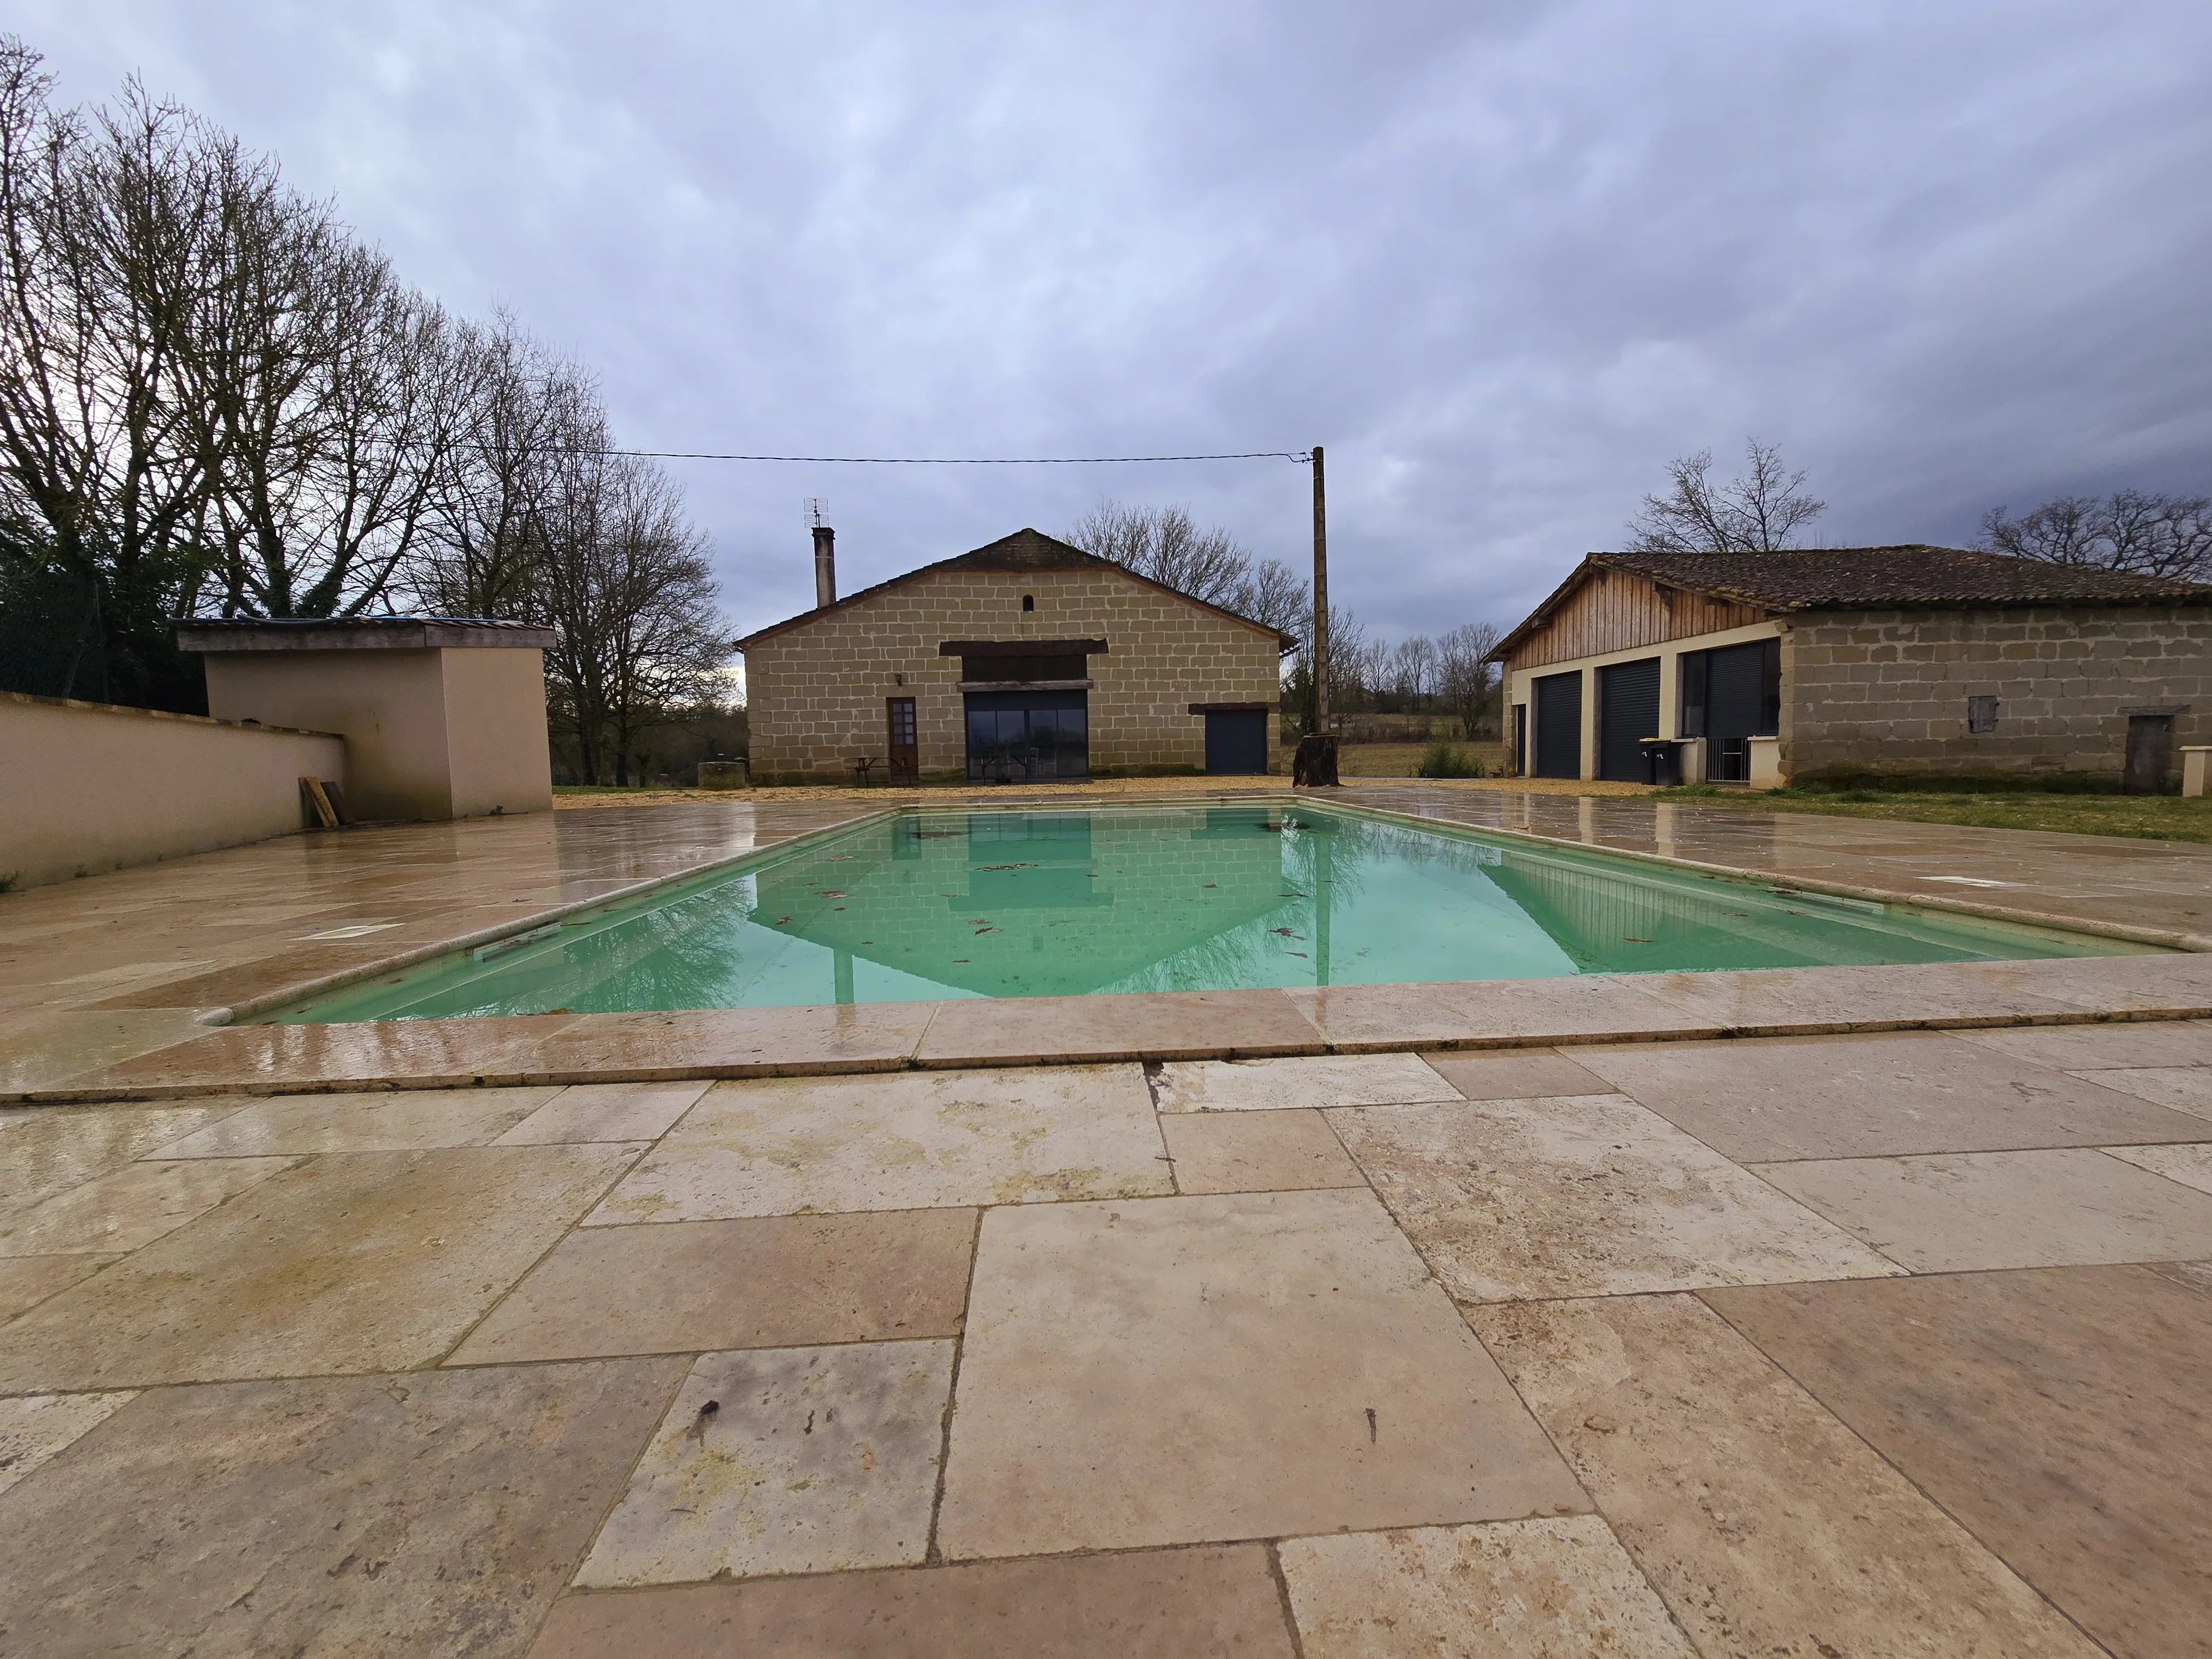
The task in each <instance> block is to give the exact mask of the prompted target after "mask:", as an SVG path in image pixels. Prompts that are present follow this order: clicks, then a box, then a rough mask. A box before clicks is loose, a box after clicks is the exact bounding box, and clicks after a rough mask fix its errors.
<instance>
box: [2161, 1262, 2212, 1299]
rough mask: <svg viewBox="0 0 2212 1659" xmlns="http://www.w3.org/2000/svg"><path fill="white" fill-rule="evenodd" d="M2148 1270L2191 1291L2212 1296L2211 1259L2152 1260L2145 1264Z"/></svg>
mask: <svg viewBox="0 0 2212 1659" xmlns="http://www.w3.org/2000/svg"><path fill="white" fill-rule="evenodd" d="M2145 1266H2146V1267H2147V1269H2148V1271H2149V1272H2151V1273H2156V1274H2158V1275H2159V1276H2160V1277H2161V1278H2163V1279H2172V1281H2173V1282H2174V1283H2175V1284H2177V1285H2186V1286H2187V1287H2188V1288H2189V1289H2191V1290H2192V1291H2203V1292H2204V1294H2205V1295H2207V1296H2212V1261H2153V1262H2148V1263H2146V1264H2145Z"/></svg>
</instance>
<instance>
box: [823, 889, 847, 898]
mask: <svg viewBox="0 0 2212 1659" xmlns="http://www.w3.org/2000/svg"><path fill="white" fill-rule="evenodd" d="M822 896H823V898H843V897H844V896H846V895H845V894H844V892H843V891H842V890H840V889H838V888H835V887H825V888H823V890H822Z"/></svg>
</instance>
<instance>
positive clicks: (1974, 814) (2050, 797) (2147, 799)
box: [1651, 786, 2212, 842]
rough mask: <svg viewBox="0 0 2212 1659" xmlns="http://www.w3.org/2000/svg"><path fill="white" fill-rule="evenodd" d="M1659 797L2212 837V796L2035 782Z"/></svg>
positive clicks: (2170, 837)
mask: <svg viewBox="0 0 2212 1659" xmlns="http://www.w3.org/2000/svg"><path fill="white" fill-rule="evenodd" d="M1651 799H1654V800H1679V801H1694V802H1698V803H1700V804H1704V803H1712V804H1715V805H1720V804H1725V805H1730V806H1745V807H1753V808H1764V809H1765V810H1766V811H1771V812H1820V813H1825V814H1826V815H1827V816H1829V817H1854V818H1907V819H1911V820H1913V821H1915V822H1917V823H1971V824H1979V825H1981V826H1983V827H1984V828H1986V829H2055V830H2061V831H2063V832H2064V833H2066V834H2069V835H2075V836H2139V837H2143V838H2147V839H2149V840H2154V841H2201V842H2212V796H2199V797H2197V798H2195V799H2186V800H2185V799H2183V798H2182V797H2180V796H2179V795H2092V794H2044V793H2037V792H2034V791H2032V790H2027V789H2017V790H2015V789H1989V790H1963V789H1962V790H1956V791H1936V790H1922V789H1838V790H1825V789H1775V790H1755V789H1718V788H1714V787H1711V786H1706V787H1692V788H1688V789H1662V790H1659V791H1657V792H1656V793H1654V794H1653V796H1652V797H1651Z"/></svg>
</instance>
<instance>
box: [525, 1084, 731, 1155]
mask: <svg viewBox="0 0 2212 1659" xmlns="http://www.w3.org/2000/svg"><path fill="white" fill-rule="evenodd" d="M707 1089H708V1085H706V1084H704V1083H678V1084H671V1085H659V1086H656V1085H653V1084H650V1083H580V1084H577V1085H574V1087H571V1088H567V1089H563V1090H562V1091H561V1092H560V1093H559V1094H557V1095H556V1096H554V1097H553V1098H552V1099H551V1100H550V1101H548V1102H546V1103H545V1104H544V1105H543V1106H541V1107H539V1108H538V1109H537V1110H536V1111H534V1112H532V1114H531V1115H529V1116H528V1117H526V1118H525V1119H523V1120H522V1121H521V1122H520V1123H518V1124H516V1125H515V1126H514V1127H513V1128H512V1129H509V1130H508V1131H507V1133H505V1134H503V1135H501V1136H500V1137H499V1139H497V1140H495V1141H494V1142H493V1143H492V1144H493V1145H494V1146H550V1145H553V1144H556V1143H558V1142H561V1141H568V1140H658V1139H660V1137H661V1136H663V1135H665V1134H666V1133H668V1131H669V1128H670V1127H671V1125H673V1124H674V1123H675V1121H676V1120H677V1119H678V1118H679V1117H682V1116H683V1115H684V1113H686V1112H688V1111H690V1109H692V1108H693V1107H694V1106H696V1105H697V1104H698V1103H699V1097H700V1096H702V1095H703V1094H705V1093H706V1092H707Z"/></svg>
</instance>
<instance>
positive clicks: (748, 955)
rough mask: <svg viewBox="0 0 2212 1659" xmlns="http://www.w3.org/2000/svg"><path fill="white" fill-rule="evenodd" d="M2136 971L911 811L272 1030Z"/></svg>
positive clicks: (1488, 874) (1470, 846)
mask: <svg viewBox="0 0 2212 1659" xmlns="http://www.w3.org/2000/svg"><path fill="white" fill-rule="evenodd" d="M2147 948H2148V947H2145V946H2139V945H2128V944H2124V943H2122V942H2120V941H2118V940H2110V939H2096V938H2093V937H2090V936H2087V935H2084V934H2079V933H2061V932H2058V931H2056V930H2043V929H2038V928H2031V927H2014V926H2009V925H2007V924H2004V923H2000V922H1992V921H1978V920H1976V919H1972V918H1967V917H1960V916H1955V915H1942V914H1939V913H1935V912H1929V911H1923V910H1918V909H1915V908H1909V907H1905V906H1899V905H1889V906H1883V905H1878V904H1873V903H1869V902H1863V901H1859V900H1854V899H1841V898H1824V897H1820V896H1816V895H1813V894H1808V893H1800V892H1792V891H1790V890H1785V889H1778V888H1775V887H1771V886H1764V885H1759V884H1753V883H1751V882H1747V881H1738V880H1730V879H1724V878H1711V877H1705V876H1700V875H1698V874H1695V873H1692V872H1682V871H1676V870H1670V869H1668V868H1665V867H1663V866H1655V865H1651V864H1649V863H1644V862H1642V861H1639V860H1631V859H1624V858H1620V857H1616V856H1612V855H1609V854H1602V853H1587V852H1582V851H1579V850H1572V849H1566V848H1552V847H1547V846H1541V845H1532V844H1529V843H1527V842H1516V841H1513V840H1511V839H1510V838H1506V837H1490V836H1481V835H1479V834H1474V833H1472V832H1461V831H1447V830H1443V829H1437V830H1429V829H1415V828H1413V827H1411V826H1409V825H1407V824H1403V823H1396V822H1392V821H1388V820H1383V819H1378V818H1372V817H1364V816H1363V815H1359V814H1357V813H1352V812H1346V811H1336V810H1328V809H1323V808H1319V807H1313V806H1308V805H1304V804H1299V805H1295V806H1281V805H1272V806H1271V805H1259V804H1255V805H1249V806H1200V807H1190V808H1183V807H1162V806H1138V807H1125V808H1119V809H1115V808H1095V809H1091V810H1080V811H975V812H908V813H903V814H901V815H900V816H898V817H894V818H890V819H885V820H878V821H877V822H874V823H868V824H865V825H862V826H860V827H859V828H857V829H853V830H850V831H848V832H846V833H844V834H842V835H839V836H834V837H831V838H829V839H826V840H822V841H817V842H812V843H811V844H808V845H805V846H802V847H800V848H795V849H793V850H789V851H786V852H782V853H771V854H763V855H762V856H761V857H760V858H758V859H757V860H750V861H749V862H748V863H747V864H746V865H744V866H738V867H736V868H733V869H732V870H728V871H725V872H718V873H716V874H714V875H713V876H709V877H703V878H700V879H698V880H696V881H692V882H687V883H684V884H678V885H676V886H672V887H668V888H664V889H661V890H658V891H656V892H655V893H653V895H651V896H648V897H645V898H641V899H636V900H632V901H629V902H625V903H622V904H617V905H612V906H610V907H608V908H605V910H602V911H599V912H597V913H595V914H591V915H584V916H580V917H578V918H575V919H574V920H572V921H567V922H563V923H562V924H561V925H560V926H558V927H553V928H549V929H546V930H543V931H542V932H541V933H536V934H532V935H528V936H526V937H524V938H521V939H513V940H504V941H501V942H500V943H499V944H496V945H489V946H486V947H483V949H481V950H479V951H476V952H474V953H472V954H470V955H465V956H459V957H453V958H449V959H447V960H445V961H442V962H435V963H425V964H423V965H422V966H420V967H418V968H416V969H411V970H408V971H406V972H404V973H401V974H398V975H392V976H390V977H387V978H385V979H382V980H379V981H374V982H371V983H368V984H365V985H362V986H357V987H353V988H351V989H349V990H347V991H344V992H342V993H339V994H335V995H332V996H330V997H326V998H324V999H322V1000H319V1001H316V1002H314V1003H312V1004H309V1005H306V1006H301V1007H298V1008H294V1009H291V1010H288V1011H285V1012H282V1013H279V1014H276V1015H275V1016H273V1017H272V1018H276V1019H278V1020H281V1021H287V1022H320V1021H338V1020H359V1019H408V1018H453V1017H457V1016H467V1015H482V1014H526V1013H548V1012H556V1011H560V1010H568V1011H569V1012H575V1013H617V1012H633V1011H642V1010H647V1009H665V1008H764V1007H781V1006H795V1005H804V1004H810V1003H833V1002H904V1001H915V1000H926V999H934V998H944V997H1025V996H1062V995H1069V994H1084V993H1089V992H1120V991H1199V990H1221V989H1229V988H1236V987H1260V986H1306V985H1376V984H1401V983H1409V982H1414V981H1434V980H1475V979H1543V978H1551V977H1557V976H1560V975H1569V974H1610V973H1637V972H1657V971H1661V970H1671V969H1717V968H1796V967H1816V966H1826V965H1832V964H1837V963H1914V962H1980V961H1988V960H1991V959H1997V958H2006V957H2075V956H2102V955H2114V954H2128V953H2134V952H2136V951H2142V950H2144V949H2147Z"/></svg>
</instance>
